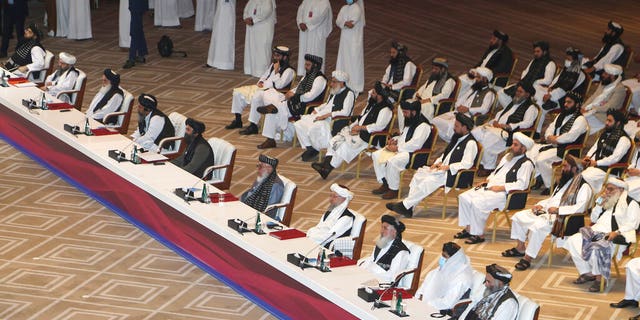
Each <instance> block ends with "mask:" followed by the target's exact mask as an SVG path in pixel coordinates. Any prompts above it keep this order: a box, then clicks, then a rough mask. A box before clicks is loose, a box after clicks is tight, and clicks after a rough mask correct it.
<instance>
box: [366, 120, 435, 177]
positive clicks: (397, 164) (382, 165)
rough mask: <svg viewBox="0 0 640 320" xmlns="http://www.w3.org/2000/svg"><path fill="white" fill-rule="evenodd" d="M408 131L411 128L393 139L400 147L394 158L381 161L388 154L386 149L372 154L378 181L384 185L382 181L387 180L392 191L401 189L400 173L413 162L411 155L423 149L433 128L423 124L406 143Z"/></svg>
mask: <svg viewBox="0 0 640 320" xmlns="http://www.w3.org/2000/svg"><path fill="white" fill-rule="evenodd" d="M408 131H409V128H408V127H407V128H406V129H405V130H404V131H403V132H402V134H401V135H400V136H398V137H395V138H393V139H395V140H396V141H397V145H398V151H396V152H395V155H394V156H393V157H391V158H389V159H387V160H386V161H384V162H382V161H381V159H380V155H381V154H382V153H383V152H387V151H385V149H386V148H382V149H380V150H377V151H375V152H373V153H371V160H372V162H373V171H374V172H375V174H376V179H377V180H378V182H379V183H382V179H385V180H386V181H387V184H388V185H389V189H391V190H398V188H399V187H400V172H401V171H402V170H404V169H405V167H406V166H407V164H409V161H410V160H411V158H410V156H409V153H410V152H414V151H416V150H418V149H421V148H422V146H423V145H424V143H425V141H427V139H428V138H429V135H431V126H430V125H429V124H428V123H426V122H423V123H421V124H420V125H418V126H417V127H416V129H415V130H414V132H413V136H412V137H411V139H410V140H409V141H405V140H406V137H407V133H408Z"/></svg>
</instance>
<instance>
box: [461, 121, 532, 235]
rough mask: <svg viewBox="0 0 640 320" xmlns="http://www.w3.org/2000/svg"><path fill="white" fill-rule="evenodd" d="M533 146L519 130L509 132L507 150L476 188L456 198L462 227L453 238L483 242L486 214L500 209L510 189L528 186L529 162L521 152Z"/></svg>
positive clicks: (487, 216)
mask: <svg viewBox="0 0 640 320" xmlns="http://www.w3.org/2000/svg"><path fill="white" fill-rule="evenodd" d="M531 147H533V140H532V139H531V138H529V137H527V136H525V135H524V134H522V133H521V132H516V133H515V134H514V135H513V143H512V144H511V150H510V152H509V153H507V154H506V155H505V156H504V157H502V159H501V160H500V163H498V168H497V169H496V170H495V171H493V172H492V173H491V174H490V175H489V177H487V180H486V181H484V182H483V183H480V184H479V185H478V186H476V188H474V189H470V190H468V191H465V192H464V193H462V194H460V196H459V197H458V213H459V217H458V225H459V226H461V227H464V229H462V231H460V232H458V233H457V234H456V235H455V236H454V238H456V239H465V238H468V239H467V240H466V241H465V243H467V244H476V243H480V242H484V227H485V225H486V223H487V218H489V213H490V212H491V210H493V209H494V208H502V207H504V205H505V203H506V202H507V194H508V193H509V192H510V191H512V190H525V189H527V187H528V186H529V180H530V178H531V173H532V172H533V163H532V162H531V160H530V159H529V158H527V156H526V155H525V153H526V151H527V149H531Z"/></svg>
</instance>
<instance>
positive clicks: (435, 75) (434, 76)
mask: <svg viewBox="0 0 640 320" xmlns="http://www.w3.org/2000/svg"><path fill="white" fill-rule="evenodd" d="M440 79H442V74H440V73H432V74H431V75H430V76H429V81H427V82H432V81H438V80H440Z"/></svg>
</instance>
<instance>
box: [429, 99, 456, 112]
mask: <svg viewBox="0 0 640 320" xmlns="http://www.w3.org/2000/svg"><path fill="white" fill-rule="evenodd" d="M455 102H456V98H447V99H440V101H438V105H436V108H435V110H433V115H434V116H439V115H441V114H443V113H445V112H449V111H453V104H454V103H455ZM447 105H448V106H449V107H448V109H445V110H443V111H441V110H440V109H441V108H444V107H445V106H447Z"/></svg>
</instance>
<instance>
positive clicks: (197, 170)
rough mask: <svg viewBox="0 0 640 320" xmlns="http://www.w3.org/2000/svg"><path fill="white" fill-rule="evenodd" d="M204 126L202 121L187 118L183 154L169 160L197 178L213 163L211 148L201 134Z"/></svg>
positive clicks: (201, 176)
mask: <svg viewBox="0 0 640 320" xmlns="http://www.w3.org/2000/svg"><path fill="white" fill-rule="evenodd" d="M205 128H206V127H205V125H204V123H202V122H200V121H198V120H195V119H192V118H188V119H187V120H186V121H185V128H184V142H185V143H186V144H187V148H186V149H185V151H184V153H183V154H181V155H180V156H179V157H177V158H175V159H173V160H172V161H171V163H173V164H175V165H176V166H178V167H180V168H182V169H184V171H187V172H189V173H191V174H192V175H194V176H196V177H198V178H203V174H204V170H206V169H207V168H208V167H210V166H212V165H213V164H214V163H213V159H214V158H213V157H214V155H213V149H211V145H210V144H209V142H207V140H205V139H204V137H203V136H202V134H203V133H204V130H205Z"/></svg>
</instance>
